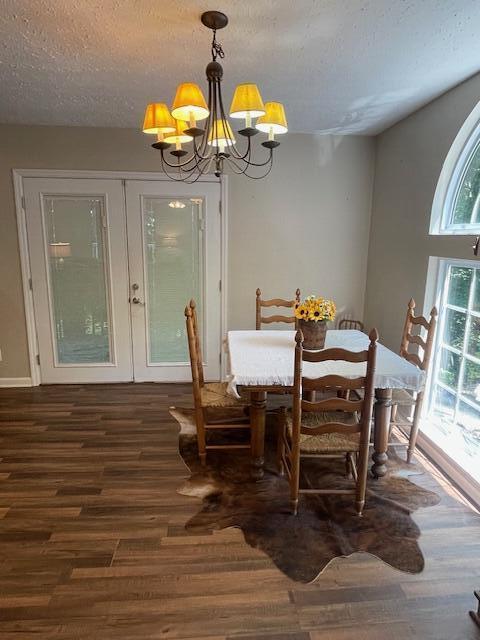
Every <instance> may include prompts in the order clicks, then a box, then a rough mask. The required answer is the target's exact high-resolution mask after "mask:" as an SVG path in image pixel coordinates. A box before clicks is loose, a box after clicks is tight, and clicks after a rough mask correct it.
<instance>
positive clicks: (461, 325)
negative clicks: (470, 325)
mask: <svg viewBox="0 0 480 640" xmlns="http://www.w3.org/2000/svg"><path fill="white" fill-rule="evenodd" d="M466 318H467V316H466V315H465V314H464V313H462V312H461V311H454V310H453V309H447V312H446V317H445V331H444V337H443V340H444V342H445V344H449V345H450V346H451V347H456V348H457V349H462V347H463V339H464V337H465V322H466Z"/></svg>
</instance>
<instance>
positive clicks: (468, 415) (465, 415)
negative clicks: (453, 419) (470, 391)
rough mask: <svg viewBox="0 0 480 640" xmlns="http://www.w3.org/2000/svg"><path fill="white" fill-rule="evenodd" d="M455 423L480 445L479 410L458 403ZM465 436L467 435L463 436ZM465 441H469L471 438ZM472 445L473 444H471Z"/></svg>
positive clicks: (463, 403)
mask: <svg viewBox="0 0 480 640" xmlns="http://www.w3.org/2000/svg"><path fill="white" fill-rule="evenodd" d="M457 422H458V424H459V425H460V426H461V427H463V428H464V429H465V430H466V431H467V432H468V433H469V434H470V436H473V438H474V439H475V440H477V442H478V445H480V409H475V408H474V407H471V406H470V405H469V404H467V403H466V402H460V404H459V406H458V412H457ZM465 435H467V434H465ZM467 439H468V440H470V439H471V438H468V436H467ZM472 444H474V443H473V442H472Z"/></svg>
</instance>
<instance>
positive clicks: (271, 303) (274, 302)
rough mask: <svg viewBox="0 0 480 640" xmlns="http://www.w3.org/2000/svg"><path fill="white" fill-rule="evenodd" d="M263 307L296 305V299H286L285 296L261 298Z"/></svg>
mask: <svg viewBox="0 0 480 640" xmlns="http://www.w3.org/2000/svg"><path fill="white" fill-rule="evenodd" d="M260 306H261V307H294V306H295V300H284V299H283V298H272V299H271V300H260Z"/></svg>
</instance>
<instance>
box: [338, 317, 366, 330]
mask: <svg viewBox="0 0 480 640" xmlns="http://www.w3.org/2000/svg"><path fill="white" fill-rule="evenodd" d="M338 328H339V329H341V330H342V331H343V330H345V329H349V330H351V329H356V330H357V331H363V329H364V326H363V322H361V321H360V320H352V318H343V319H342V320H340V322H339V323H338Z"/></svg>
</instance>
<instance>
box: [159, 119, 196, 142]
mask: <svg viewBox="0 0 480 640" xmlns="http://www.w3.org/2000/svg"><path fill="white" fill-rule="evenodd" d="M175 125H176V126H175V131H174V132H173V133H169V134H167V135H166V136H165V138H164V141H165V142H168V143H169V144H175V143H177V142H180V143H181V144H183V143H184V142H190V141H191V140H193V138H192V136H188V135H187V134H186V133H185V129H188V122H185V121H184V120H175Z"/></svg>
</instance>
